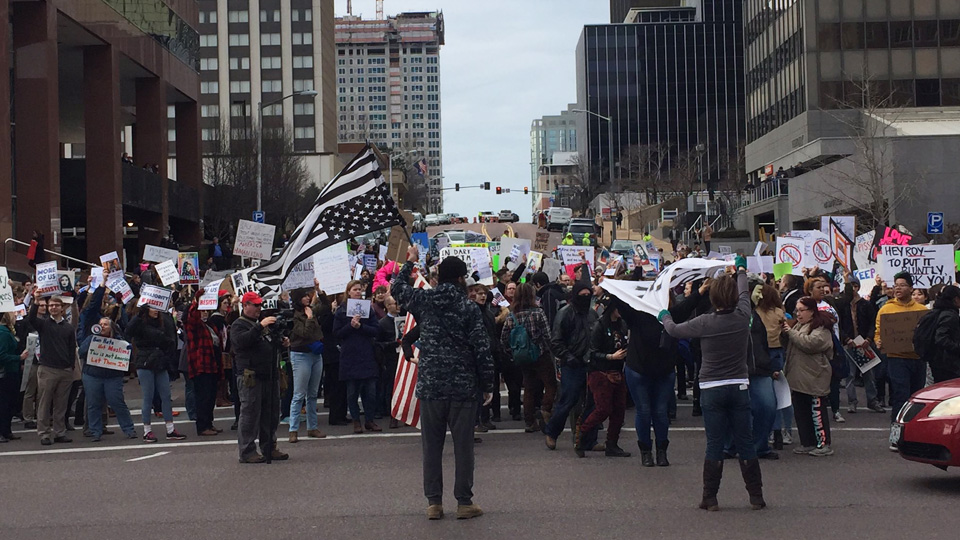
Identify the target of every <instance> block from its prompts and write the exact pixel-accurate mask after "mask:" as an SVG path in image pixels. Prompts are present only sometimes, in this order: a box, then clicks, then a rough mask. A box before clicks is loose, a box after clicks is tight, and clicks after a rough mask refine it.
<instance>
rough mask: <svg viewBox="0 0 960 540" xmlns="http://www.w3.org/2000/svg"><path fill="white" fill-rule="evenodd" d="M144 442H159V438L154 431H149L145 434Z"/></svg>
mask: <svg viewBox="0 0 960 540" xmlns="http://www.w3.org/2000/svg"><path fill="white" fill-rule="evenodd" d="M143 442H145V443H152V442H157V436H156V435H154V434H153V432H152V431H148V432H146V433H144V434H143Z"/></svg>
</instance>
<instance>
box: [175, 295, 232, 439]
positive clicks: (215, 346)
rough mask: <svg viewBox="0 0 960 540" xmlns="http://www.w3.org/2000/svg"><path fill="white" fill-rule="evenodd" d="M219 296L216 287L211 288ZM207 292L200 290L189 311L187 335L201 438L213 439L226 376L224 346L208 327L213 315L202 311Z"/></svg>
mask: <svg viewBox="0 0 960 540" xmlns="http://www.w3.org/2000/svg"><path fill="white" fill-rule="evenodd" d="M211 288H212V289H213V291H214V292H216V290H217V289H216V288H215V287H211ZM203 295H204V288H202V287H201V288H200V289H199V290H197V293H196V296H195V297H194V299H193V303H191V304H190V307H189V308H187V316H186V321H185V323H184V327H185V329H186V331H187V343H186V347H187V362H188V366H189V367H188V369H187V377H189V378H190V380H191V381H193V392H194V395H195V396H196V409H197V435H200V436H202V437H209V436H213V435H216V434H217V433H218V431H217V429H216V427H215V426H214V425H213V409H214V406H215V405H216V402H217V384H218V382H219V381H220V375H221V374H222V372H223V366H222V365H221V362H220V358H221V351H222V350H223V343H221V341H220V335H219V334H218V333H217V331H216V329H215V328H212V327H210V326H208V325H207V320H208V319H209V316H210V312H209V311H206V310H201V309H200V305H199V304H200V298H201V297H203Z"/></svg>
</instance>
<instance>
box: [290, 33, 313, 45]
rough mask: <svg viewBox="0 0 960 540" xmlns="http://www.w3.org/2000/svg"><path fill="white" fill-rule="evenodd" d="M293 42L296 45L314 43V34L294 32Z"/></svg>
mask: <svg viewBox="0 0 960 540" xmlns="http://www.w3.org/2000/svg"><path fill="white" fill-rule="evenodd" d="M293 44H294V45H313V34H311V33H310V32H303V33H300V32H294V33H293Z"/></svg>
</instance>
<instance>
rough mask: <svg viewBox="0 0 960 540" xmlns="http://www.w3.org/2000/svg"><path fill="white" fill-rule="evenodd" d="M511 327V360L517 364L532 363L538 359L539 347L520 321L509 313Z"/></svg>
mask: <svg viewBox="0 0 960 540" xmlns="http://www.w3.org/2000/svg"><path fill="white" fill-rule="evenodd" d="M510 320H511V321H513V328H511V329H510V350H512V351H513V362H514V363H515V364H517V365H518V366H525V365H529V364H533V363H534V362H536V361H537V360H539V359H540V347H538V346H537V344H536V343H534V342H533V339H531V338H530V333H529V332H527V329H526V328H524V326H523V325H522V324H520V321H518V320H517V319H516V317H514V316H513V313H511V314H510Z"/></svg>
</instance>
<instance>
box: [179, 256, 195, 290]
mask: <svg viewBox="0 0 960 540" xmlns="http://www.w3.org/2000/svg"><path fill="white" fill-rule="evenodd" d="M177 268H178V269H179V271H180V283H181V284H183V285H199V284H200V255H199V254H198V253H197V252H196V251H190V252H185V253H179V254H178V257H177Z"/></svg>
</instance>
